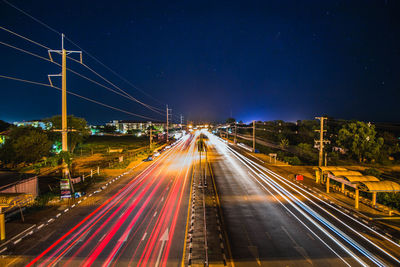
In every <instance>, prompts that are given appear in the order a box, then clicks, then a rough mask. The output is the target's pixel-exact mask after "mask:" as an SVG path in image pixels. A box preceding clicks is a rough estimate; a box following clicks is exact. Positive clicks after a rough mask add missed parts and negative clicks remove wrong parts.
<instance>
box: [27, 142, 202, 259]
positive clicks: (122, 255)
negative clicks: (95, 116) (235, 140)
mask: <svg viewBox="0 0 400 267" xmlns="http://www.w3.org/2000/svg"><path fill="white" fill-rule="evenodd" d="M193 140H194V137H193V135H186V136H184V137H183V138H181V139H180V140H179V141H178V142H176V143H175V145H173V146H172V147H171V148H170V149H169V150H167V151H166V152H164V153H162V154H161V155H160V156H159V157H158V158H156V160H155V161H154V162H152V163H151V164H150V165H149V166H148V167H147V168H146V169H145V170H144V171H142V172H141V173H140V174H139V175H137V176H136V177H134V178H133V179H132V180H131V181H130V182H129V183H128V184H127V185H126V186H124V187H123V188H122V189H120V190H119V191H118V192H117V193H116V194H114V195H112V196H111V197H110V198H109V199H108V200H106V202H105V203H103V204H102V205H101V206H99V207H98V208H97V209H95V210H94V211H93V212H92V213H90V214H89V215H88V216H86V217H85V218H84V219H83V220H82V221H81V222H80V223H78V224H77V225H75V226H74V227H72V229H71V230H69V231H68V232H67V233H66V234H64V235H63V236H62V237H61V238H59V239H57V240H56V241H55V242H54V243H53V244H51V245H50V246H48V248H47V249H45V250H44V251H43V252H42V253H40V254H39V255H38V256H37V257H36V258H34V259H33V260H31V262H29V263H28V264H27V266H32V265H37V266H55V265H60V266H74V265H79V266H93V265H101V266H116V265H131V266H148V265H152V266H154V265H155V264H156V263H157V265H160V266H167V265H168V264H169V262H180V261H181V256H182V251H183V243H184V242H183V240H182V239H181V238H178V237H177V236H181V235H184V227H179V228H177V225H178V224H179V225H186V211H187V203H186V201H184V199H186V198H188V197H189V196H188V193H189V190H188V189H189V185H190V181H189V179H190V178H189V177H191V176H190V175H189V174H190V171H191V165H192V161H193V158H194V157H193V153H194V147H195V146H194V143H195V142H193ZM177 229H178V230H179V231H178V233H177ZM163 237H164V239H165V240H163V241H162V242H161V241H160V238H163ZM173 243H174V246H172V244H173ZM171 247H173V251H174V253H173V255H174V256H173V257H172V258H171V257H170V255H171ZM177 255H179V257H177Z"/></svg>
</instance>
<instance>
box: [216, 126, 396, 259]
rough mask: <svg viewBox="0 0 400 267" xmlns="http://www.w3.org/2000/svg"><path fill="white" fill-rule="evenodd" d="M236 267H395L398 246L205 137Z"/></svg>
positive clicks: (359, 222)
mask: <svg viewBox="0 0 400 267" xmlns="http://www.w3.org/2000/svg"><path fill="white" fill-rule="evenodd" d="M209 140H210V141H209V147H210V148H211V152H212V153H211V157H212V167H213V171H214V175H215V180H216V183H217V188H218V193H219V196H220V199H221V205H222V209H223V217H224V222H225V227H226V232H227V236H228V239H229V244H230V250H231V257H232V259H233V261H234V265H235V266H307V265H316V266H359V265H362V266H367V265H370V266H374V265H378V266H399V265H400V261H399V259H400V257H399V254H400V246H399V245H397V244H395V243H393V242H391V241H390V240H389V239H388V238H387V237H385V236H383V235H381V234H379V233H377V232H375V231H374V229H372V228H370V227H369V226H368V225H366V224H365V223H363V222H361V221H358V220H356V219H354V218H352V217H351V216H349V215H348V214H346V213H344V212H342V211H341V210H339V209H338V208H337V207H335V206H334V205H331V203H330V202H329V201H326V200H323V199H320V197H319V196H318V195H315V194H312V193H310V192H308V191H306V190H304V189H303V188H301V187H299V186H298V185H297V184H295V183H294V182H292V181H290V180H288V179H285V178H284V177H281V176H279V175H278V174H276V173H273V172H272V171H270V170H268V169H267V168H265V167H263V166H261V165H260V164H258V163H257V162H255V161H254V160H253V159H249V158H248V157H245V156H243V154H244V153H245V152H241V153H238V151H237V150H236V149H232V148H231V147H230V146H228V145H227V144H226V143H225V142H223V141H222V140H221V139H220V138H218V137H216V136H214V135H211V134H209Z"/></svg>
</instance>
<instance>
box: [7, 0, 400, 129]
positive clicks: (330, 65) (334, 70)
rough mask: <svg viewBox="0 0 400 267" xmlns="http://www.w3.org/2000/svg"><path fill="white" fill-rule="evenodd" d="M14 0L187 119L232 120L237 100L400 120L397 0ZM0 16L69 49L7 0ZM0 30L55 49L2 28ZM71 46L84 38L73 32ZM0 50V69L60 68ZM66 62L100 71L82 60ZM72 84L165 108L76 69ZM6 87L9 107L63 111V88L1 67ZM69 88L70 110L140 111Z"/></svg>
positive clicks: (28, 112) (27, 112)
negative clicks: (111, 87) (118, 92)
mask: <svg viewBox="0 0 400 267" xmlns="http://www.w3.org/2000/svg"><path fill="white" fill-rule="evenodd" d="M9 1H10V2H11V3H13V4H15V5H16V6H18V7H20V8H22V9H23V10H25V11H26V12H28V13H29V14H31V15H33V16H34V17H36V18H38V19H40V20H42V21H43V22H45V23H47V24H48V25H50V26H51V27H53V28H55V29H57V31H60V32H64V33H65V34H66V35H67V36H68V37H69V38H70V39H72V40H73V41H74V42H75V43H77V44H78V45H79V46H81V47H82V48H84V49H85V50H86V51H88V52H89V53H91V54H92V55H94V56H95V57H97V58H98V59H100V60H101V61H102V62H103V63H105V64H106V65H107V66H109V67H110V68H112V69H114V70H115V71H117V72H118V73H119V74H120V75H122V76H123V77H125V78H127V79H128V80H129V81H130V82H132V83H133V84H135V85H136V86H138V87H139V88H141V89H143V90H145V91H146V92H147V93H148V94H150V95H152V96H153V97H154V98H156V99H157V101H156V100H154V99H153V98H151V97H148V96H146V95H145V94H143V93H141V92H139V91H137V90H135V89H134V88H132V87H130V86H129V85H128V84H126V83H124V82H123V81H121V80H120V79H118V78H117V77H116V76H114V75H113V74H112V73H110V72H109V71H107V70H106V69H104V68H103V67H102V66H101V65H99V64H98V63H96V62H95V61H94V60H92V59H90V58H89V57H87V56H85V55H84V61H85V63H86V64H88V65H89V66H91V67H93V68H94V69H95V70H96V71H99V72H100V73H101V74H102V75H104V76H105V77H106V78H107V79H110V80H111V81H112V82H113V83H115V84H117V85H119V86H120V87H121V88H123V89H124V90H126V91H127V92H129V93H130V94H131V95H133V96H135V97H137V98H138V99H140V100H142V101H144V102H146V103H148V104H151V105H154V106H157V107H161V108H163V107H164V104H169V105H170V106H171V107H172V109H173V113H174V114H176V115H179V114H180V113H182V114H183V115H184V116H185V118H186V119H189V120H204V121H206V120H207V121H218V120H225V119H226V118H227V117H229V116H230V114H231V112H232V114H233V116H234V117H235V118H237V119H238V120H243V121H250V120H252V119H259V120H274V119H283V120H291V121H293V120H297V119H311V118H313V117H314V116H317V115H322V114H327V115H329V116H333V117H337V118H344V119H360V120H368V121H397V122H398V121H400V112H398V108H397V107H398V103H399V99H400V90H399V89H400V88H399V87H400V64H399V62H400V16H399V15H398V14H399V11H400V2H399V1H390V0H388V1H384V0H382V1H378V0H376V1H366V0H365V1H328V0H327V1H289V0H286V1H285V0H281V1H114V2H112V3H111V2H110V1H103V0H99V1H39V2H37V1H16V0H14V1H13V0H9ZM0 18H1V19H0V20H1V25H2V26H3V27H6V28H8V29H11V30H13V31H15V32H17V33H19V34H22V35H24V36H26V37H29V38H32V39H33V40H36V41H38V42H40V43H42V44H45V45H47V46H49V47H51V48H53V49H60V37H59V36H58V35H57V34H56V33H54V32H52V31H50V30H48V29H46V28H45V27H43V26H42V25H40V24H38V23H36V22H34V21H33V20H31V19H30V18H28V17H26V16H25V15H23V14H21V13H20V12H18V11H17V10H15V9H13V8H12V7H10V6H9V5H7V4H6V3H4V2H0ZM0 40H1V41H2V42H6V43H9V44H12V45H15V46H18V47H21V48H23V49H26V50H29V51H32V52H35V53H38V54H40V55H42V56H46V55H47V51H46V50H45V49H42V48H39V47H36V46H34V45H32V44H29V43H28V42H26V41H22V40H21V39H19V38H16V37H13V36H12V35H10V34H9V33H6V32H4V31H0ZM66 48H67V49H71V50H77V49H78V48H77V47H74V46H73V44H71V43H69V42H66ZM0 53H1V62H0V75H8V76H13V77H19V78H24V79H28V80H34V81H38V82H43V83H47V74H56V73H58V72H59V71H60V69H59V67H57V66H56V65H52V64H50V63H47V62H45V61H43V60H40V59H35V58H33V57H31V56H29V55H26V54H22V53H20V52H18V51H15V50H13V49H10V48H7V47H4V46H2V45H0ZM68 66H69V67H71V68H72V69H74V70H76V71H79V72H80V73H82V74H84V75H87V76H89V77H90V78H93V79H96V80H98V81H100V80H99V79H97V78H96V76H94V75H92V74H90V73H89V72H88V71H86V70H85V69H84V68H83V67H81V66H79V65H78V64H76V63H73V62H68ZM103 83H104V82H103ZM104 84H105V83H104ZM68 88H69V90H70V91H72V92H75V93H79V94H81V95H83V96H86V97H90V98H93V99H96V100H99V101H101V102H104V103H106V104H109V105H112V106H115V107H119V108H121V109H125V110H128V111H130V112H134V113H139V114H142V115H145V116H150V117H153V118H155V119H162V117H160V116H159V115H158V114H157V113H154V112H152V111H149V110H146V109H145V108H144V107H142V106H140V105H138V104H135V103H134V102H132V101H130V100H127V99H125V98H122V97H121V96H118V95H116V94H113V93H111V92H109V91H107V90H105V89H104V88H101V87H98V86H96V85H93V84H91V83H89V82H87V81H85V80H83V79H81V78H79V77H77V76H75V75H74V74H71V73H68ZM0 91H1V98H0V119H3V120H7V121H15V120H30V119H39V118H43V117H49V116H52V115H54V114H59V113H60V110H61V109H60V101H61V94H60V92H58V91H56V90H55V89H52V88H47V87H41V86H35V85H28V84H24V83H19V82H16V81H9V80H4V79H1V78H0ZM68 100H69V102H68V112H69V113H72V114H74V115H76V116H82V117H85V118H86V119H87V120H88V121H89V122H90V123H101V122H106V121H109V120H112V119H134V120H135V119H139V118H135V117H132V116H130V115H127V114H124V113H120V112H118V111H112V110H109V109H107V108H104V107H101V106H98V105H96V104H93V103H90V102H87V101H85V100H81V99H78V98H76V97H74V96H68ZM160 102H161V103H162V104H163V105H161V104H160ZM175 118H176V117H175Z"/></svg>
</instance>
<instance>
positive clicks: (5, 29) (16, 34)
mask: <svg viewBox="0 0 400 267" xmlns="http://www.w3.org/2000/svg"><path fill="white" fill-rule="evenodd" d="M0 29H2V30H3V31H6V32H8V33H11V34H14V35H15V36H18V37H20V38H22V39H24V40H26V41H29V42H31V43H33V44H35V45H38V46H40V47H43V48H45V49H47V50H48V49H50V48H49V47H47V46H45V45H42V44H40V43H38V42H35V41H33V40H31V39H29V38H28V37H25V36H22V35H20V34H18V33H16V32H13V31H12V30H10V29H7V28H4V27H1V26H0Z"/></svg>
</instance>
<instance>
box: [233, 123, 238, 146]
mask: <svg viewBox="0 0 400 267" xmlns="http://www.w3.org/2000/svg"><path fill="white" fill-rule="evenodd" d="M233 142H234V143H235V144H236V143H237V124H236V121H235V139H234V140H233Z"/></svg>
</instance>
